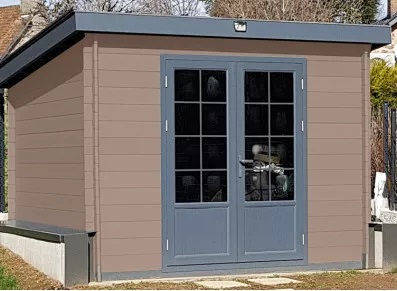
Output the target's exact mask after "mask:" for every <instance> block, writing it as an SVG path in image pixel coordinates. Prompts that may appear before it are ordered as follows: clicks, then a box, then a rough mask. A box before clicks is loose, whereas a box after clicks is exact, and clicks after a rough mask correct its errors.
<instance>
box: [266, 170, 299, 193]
mask: <svg viewBox="0 0 397 291" xmlns="http://www.w3.org/2000/svg"><path fill="white" fill-rule="evenodd" d="M270 180H271V185H272V187H271V189H272V200H294V170H284V173H283V174H275V173H272V174H271V177H270Z"/></svg>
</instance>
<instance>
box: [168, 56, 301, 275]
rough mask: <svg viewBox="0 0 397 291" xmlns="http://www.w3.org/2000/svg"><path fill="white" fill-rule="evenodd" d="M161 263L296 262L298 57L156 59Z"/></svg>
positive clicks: (298, 233)
mask: <svg viewBox="0 0 397 291" xmlns="http://www.w3.org/2000/svg"><path fill="white" fill-rule="evenodd" d="M162 72H163V77H164V82H165V88H164V90H163V91H162V106H163V108H164V110H163V118H162V124H163V126H164V129H165V132H164V133H163V139H162V140H163V143H162V144H163V146H162V155H163V162H162V164H163V166H162V172H163V173H162V177H163V213H164V215H163V266H164V267H165V268H168V267H171V268H173V267H176V266H195V265H200V266H203V265H217V264H219V265H221V266H222V268H227V266H228V265H230V266H232V265H234V266H235V265H236V264H237V263H242V262H244V263H246V262H269V261H290V260H303V259H304V252H305V251H304V250H305V249H304V240H305V238H304V235H305V229H306V210H305V209H306V193H305V179H306V175H305V161H304V159H305V153H304V150H305V146H304V136H303V130H302V127H301V126H303V125H304V124H303V120H304V114H303V113H304V108H305V103H304V94H303V90H302V87H301V85H303V82H302V80H303V73H304V67H303V61H302V60H299V61H295V62H294V61H293V59H283V60H282V61H277V60H276V59H272V58H267V59H264V58H261V59H239V58H231V57H217V58H214V57H205V56H202V57H197V56H168V57H163V62H162Z"/></svg>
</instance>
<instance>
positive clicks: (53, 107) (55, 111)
mask: <svg viewBox="0 0 397 291" xmlns="http://www.w3.org/2000/svg"><path fill="white" fill-rule="evenodd" d="M83 101H84V98H83V97H79V98H72V99H66V100H60V101H54V102H48V103H42V104H31V105H29V106H23V107H21V108H19V109H18V111H17V115H16V118H17V121H21V120H30V119H35V118H46V117H55V116H63V115H70V114H77V113H83V109H84V108H83Z"/></svg>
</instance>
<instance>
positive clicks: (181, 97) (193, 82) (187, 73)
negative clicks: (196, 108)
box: [175, 70, 200, 101]
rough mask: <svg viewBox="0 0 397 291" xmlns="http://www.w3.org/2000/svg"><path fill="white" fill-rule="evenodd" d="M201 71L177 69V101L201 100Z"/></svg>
mask: <svg viewBox="0 0 397 291" xmlns="http://www.w3.org/2000/svg"><path fill="white" fill-rule="evenodd" d="M199 88H200V87H199V71H197V70H175V101H199V97H200V95H199V94H200V90H199Z"/></svg>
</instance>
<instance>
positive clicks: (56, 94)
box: [29, 73, 83, 104]
mask: <svg viewBox="0 0 397 291" xmlns="http://www.w3.org/2000/svg"><path fill="white" fill-rule="evenodd" d="M82 80H83V74H82V73H80V74H78V75H76V76H75V77H74V78H72V79H70V80H69V82H68V83H62V84H60V85H59V86H58V87H56V88H55V89H54V90H51V91H49V92H48V93H44V94H43V95H41V96H40V97H38V98H36V99H35V100H33V101H32V102H30V103H29V104H39V103H45V102H53V101H57V100H64V99H71V98H77V97H82V96H83V83H82Z"/></svg>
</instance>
